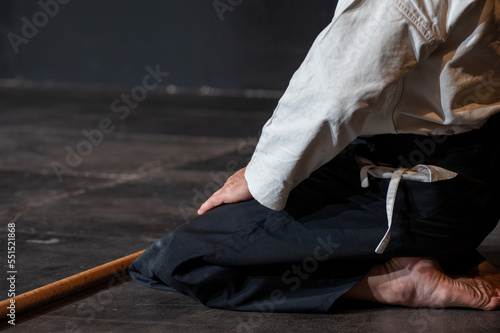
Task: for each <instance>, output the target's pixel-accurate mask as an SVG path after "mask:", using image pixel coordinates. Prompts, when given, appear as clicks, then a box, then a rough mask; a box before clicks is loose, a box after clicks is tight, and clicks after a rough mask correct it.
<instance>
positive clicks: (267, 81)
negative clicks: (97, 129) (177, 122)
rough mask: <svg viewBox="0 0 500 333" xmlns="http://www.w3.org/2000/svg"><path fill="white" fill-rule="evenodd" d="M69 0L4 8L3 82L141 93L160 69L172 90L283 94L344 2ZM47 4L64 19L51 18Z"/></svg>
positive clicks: (0, 27)
mask: <svg viewBox="0 0 500 333" xmlns="http://www.w3.org/2000/svg"><path fill="white" fill-rule="evenodd" d="M59 1H60V2H61V3H59V2H56V0H41V1H26V0H25V1H19V0H2V1H0V34H1V35H0V38H1V41H0V48H1V49H0V51H1V52H0V79H16V80H19V81H20V82H23V81H24V82H26V80H27V81H29V82H31V81H33V82H35V83H40V84H47V83H54V84H75V85H94V86H95V85H99V86H133V85H136V84H138V83H139V82H140V80H141V79H142V78H143V77H144V74H145V70H144V68H145V67H146V66H147V65H149V66H151V67H154V66H155V65H156V64H159V65H160V68H161V70H162V71H166V72H169V73H170V75H169V77H168V79H167V80H166V81H168V82H165V83H164V85H167V84H173V85H176V86H181V87H190V88H198V87H201V86H204V85H206V86H210V87H216V88H223V89H269V90H283V89H284V88H286V85H287V83H288V81H289V79H290V77H291V75H292V74H293V72H294V71H295V69H296V68H297V67H298V66H299V65H300V63H301V61H302V60H303V58H304V56H305V55H306V53H307V50H308V49H309V47H310V46H311V44H312V42H313V41H314V38H315V36H316V35H317V34H318V33H319V32H320V31H321V30H322V29H323V28H324V27H325V26H326V25H327V24H328V23H329V22H330V20H331V19H332V17H333V13H334V9H335V5H336V1H334V0H275V1H269V0H220V1H219V0H216V1H214V0H168V1H159V0H158V1H153V0H149V1H130V0H126V1H102V0H101V1H98V0H70V1H68V0H59ZM41 4H47V5H48V4H50V6H48V8H51V10H52V11H53V12H56V9H57V13H52V15H46V14H43V12H46V10H45V11H44V10H43V9H42V6H41ZM231 4H232V5H231ZM215 5H219V7H218V8H219V12H218V11H217V10H216V8H215ZM57 7H58V8H57ZM224 10H225V11H224ZM223 11H224V12H223ZM40 12H42V13H40ZM45 18H47V19H45ZM26 22H28V23H26ZM30 24H34V26H35V29H37V31H35V32H34V31H33V30H30V29H29V28H28V26H29V25H30ZM36 25H38V26H39V27H36ZM16 48H17V51H18V52H17V53H16ZM4 82H5V81H4Z"/></svg>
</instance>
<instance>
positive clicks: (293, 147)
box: [245, 0, 500, 210]
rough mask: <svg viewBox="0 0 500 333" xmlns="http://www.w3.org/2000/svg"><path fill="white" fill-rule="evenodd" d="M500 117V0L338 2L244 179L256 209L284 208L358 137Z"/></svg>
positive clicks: (468, 125)
mask: <svg viewBox="0 0 500 333" xmlns="http://www.w3.org/2000/svg"><path fill="white" fill-rule="evenodd" d="M499 111H500V1H499V0H418V1H417V0H340V1H339V3H338V6H337V9H336V11H335V16H334V18H333V20H332V22H331V23H330V24H329V25H328V26H327V27H326V28H325V29H324V30H323V31H322V32H321V34H320V35H319V36H318V37H317V39H316V40H315V42H314V44H313V46H312V47H311V50H310V51H309V53H308V54H307V56H306V58H305V60H304V62H303V63H302V65H301V66H300V68H299V69H298V70H297V72H296V73H295V74H294V75H293V77H292V79H291V81H290V84H289V86H288V88H287V90H286V92H285V94H284V95H283V97H282V98H281V100H280V101H279V104H278V106H277V108H276V110H275V112H274V114H273V116H272V118H271V119H270V120H269V121H268V122H267V123H266V125H265V126H264V128H263V132H262V136H261V138H260V140H259V143H258V145H257V148H256V150H255V153H254V155H253V157H252V159H251V161H250V163H249V164H248V166H247V169H246V172H245V178H246V180H247V182H248V186H249V189H250V192H251V194H252V195H253V197H254V198H255V199H256V200H257V201H258V202H260V203H261V204H262V205H264V206H266V207H268V208H271V209H274V210H281V209H283V208H284V206H285V204H286V201H287V198H288V195H289V192H290V191H291V190H292V189H293V188H294V187H295V186H296V185H298V184H299V183H300V182H301V181H303V180H304V179H306V178H307V177H308V176H309V175H310V174H311V173H312V172H313V171H314V170H316V169H317V168H319V167H320V166H321V165H323V164H324V163H326V162H327V161H329V160H330V159H332V158H333V157H335V156H336V155H337V154H338V153H339V152H340V151H341V150H342V149H344V148H345V147H346V146H347V145H348V144H349V143H350V142H351V141H352V140H353V139H355V138H356V137H358V136H371V135H376V134H386V133H415V134H422V135H426V134H427V135H431V134H432V135H441V134H447V135H449V134H458V133H463V132H467V131H470V130H473V129H477V128H479V127H481V126H482V124H483V123H484V122H485V121H486V120H487V118H488V117H490V116H491V115H493V114H495V113H497V112H499Z"/></svg>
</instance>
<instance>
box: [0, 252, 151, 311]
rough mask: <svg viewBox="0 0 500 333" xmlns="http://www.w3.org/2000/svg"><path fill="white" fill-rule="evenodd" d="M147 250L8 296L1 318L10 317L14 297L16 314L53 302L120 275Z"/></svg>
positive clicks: (1, 303) (0, 305) (0, 309)
mask: <svg viewBox="0 0 500 333" xmlns="http://www.w3.org/2000/svg"><path fill="white" fill-rule="evenodd" d="M144 251H145V250H142V251H139V252H136V253H133V254H130V255H128V256H125V257H122V258H120V259H117V260H113V261H110V262H108V263H106V264H103V265H100V266H97V267H94V268H91V269H89V270H86V271H83V272H81V273H78V274H75V275H72V276H70V277H67V278H65V279H62V280H59V281H56V282H54V283H51V284H48V285H45V286H43V287H40V288H37V289H34V290H31V291H28V292H26V293H24V294H21V295H17V296H15V297H13V298H8V299H6V300H4V301H2V302H0V320H4V319H8V318H9V317H8V316H7V315H8V314H9V313H10V311H11V309H9V308H8V307H9V306H11V304H12V303H11V300H12V299H14V300H15V303H13V304H14V305H15V314H16V316H17V315H18V314H21V313H22V312H26V311H28V310H30V309H33V308H35V307H38V306H42V305H44V304H47V303H50V302H53V301H55V300H57V299H60V298H62V297H65V296H69V295H71V294H74V293H76V292H78V291H80V290H82V289H86V288H89V287H91V286H93V285H96V284H98V283H100V282H104V281H107V280H110V279H111V278H113V277H116V276H119V275H117V274H121V272H123V271H124V270H125V269H126V268H127V267H128V266H130V264H131V263H132V261H134V260H135V259H136V258H137V257H139V256H140V255H141V254H142V253H143V252H144Z"/></svg>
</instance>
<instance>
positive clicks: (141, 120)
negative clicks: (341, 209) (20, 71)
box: [0, 88, 500, 333]
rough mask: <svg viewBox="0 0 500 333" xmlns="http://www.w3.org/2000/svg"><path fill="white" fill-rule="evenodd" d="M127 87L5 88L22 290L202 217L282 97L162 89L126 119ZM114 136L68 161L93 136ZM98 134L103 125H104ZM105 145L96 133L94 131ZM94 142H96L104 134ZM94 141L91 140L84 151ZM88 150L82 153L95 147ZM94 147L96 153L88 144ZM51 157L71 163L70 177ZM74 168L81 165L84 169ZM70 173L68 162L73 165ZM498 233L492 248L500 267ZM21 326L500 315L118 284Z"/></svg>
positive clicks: (366, 324)
mask: <svg viewBox="0 0 500 333" xmlns="http://www.w3.org/2000/svg"><path fill="white" fill-rule="evenodd" d="M120 93H121V92H118V91H117V92H106V93H101V92H98V91H96V92H93V93H92V92H91V93H88V92H87V93H81V92H74V91H71V90H69V91H66V90H61V91H55V92H54V91H51V90H43V89H42V90H36V89H33V90H31V91H30V92H29V93H28V92H26V91H23V90H16V89H6V88H3V89H0V154H1V155H0V186H1V191H0V198H1V200H0V218H1V221H2V222H1V223H2V226H3V227H2V228H1V230H0V246H1V249H2V250H1V251H0V253H3V254H2V258H3V259H2V267H3V270H4V278H1V279H0V281H1V282H0V293H1V297H0V299H5V298H7V289H8V286H7V282H6V278H5V277H6V275H7V273H6V272H7V270H8V269H7V266H6V264H7V260H6V252H7V249H6V247H7V230H6V225H7V224H8V223H9V222H15V224H16V245H17V247H16V255H17V262H16V269H17V271H18V274H17V281H16V282H17V285H16V287H17V290H16V291H17V293H18V294H19V293H22V292H26V291H28V290H31V289H34V288H37V287H40V286H42V285H45V284H47V283H50V282H54V281H56V280H58V279H61V278H64V277H67V276H69V275H72V274H75V273H78V272H81V271H83V270H85V269H89V268H91V267H94V266H96V265H99V264H103V263H106V262H108V261H111V260H113V259H116V258H119V257H122V256H124V255H127V254H130V253H133V252H136V251H138V250H141V249H143V248H146V247H147V246H148V245H149V244H151V243H152V242H153V241H154V240H156V239H157V238H159V237H161V236H162V235H163V234H165V233H167V232H169V231H171V230H173V229H175V228H176V227H178V226H179V225H181V224H182V223H184V222H186V221H188V220H189V219H190V218H192V217H194V216H195V211H196V208H197V207H198V205H199V203H201V200H202V199H203V197H204V196H205V195H208V194H209V193H210V192H211V191H212V189H213V188H214V187H215V186H217V184H218V183H220V180H219V178H220V177H223V176H225V175H228V171H231V170H233V169H234V168H235V167H242V166H244V165H245V164H246V162H247V161H248V159H249V157H250V154H251V151H252V149H251V148H252V147H253V145H254V144H255V142H256V139H257V137H258V134H259V130H260V128H261V127H262V125H263V124H264V122H265V121H266V120H267V118H268V117H269V116H270V114H271V112H272V110H273V106H274V104H275V103H276V101H274V100H239V99H221V98H207V99H203V98H201V99H200V98H196V99H194V98H191V99H189V98H180V99H179V98H178V99H172V98H170V97H166V96H163V95H161V94H160V95H151V96H150V97H148V99H147V100H146V101H144V102H143V103H141V104H140V105H139V106H138V107H137V108H136V109H134V110H131V113H130V115H129V116H127V117H125V118H124V119H119V117H118V116H119V114H117V113H113V112H112V111H111V108H110V105H111V102H112V101H113V100H114V99H115V98H117V97H118V96H119V95H120ZM104 118H109V119H110V120H111V121H112V124H113V126H115V128H114V130H113V131H112V132H111V133H108V134H104V135H103V137H102V142H100V143H99V144H96V145H92V147H91V149H92V152H90V153H88V154H87V156H82V157H81V161H80V163H76V162H75V160H71V159H70V162H71V163H72V164H73V165H68V163H67V161H66V156H67V149H68V148H67V147H69V149H70V150H71V149H75V150H76V149H77V148H78V145H79V144H80V142H82V140H86V137H85V136H84V134H82V130H87V131H91V130H93V129H96V128H99V123H100V122H101V121H102V119H104ZM94 133H95V132H94ZM95 139H96V140H97V139H98V136H96V137H95ZM96 142H97V141H96ZM83 145H84V144H80V148H82V147H83ZM84 148H85V147H83V149H84ZM87 148H88V147H87ZM54 162H58V163H60V164H57V165H59V166H60V165H64V166H66V167H68V169H66V171H67V172H66V173H64V175H62V181H59V179H58V177H57V176H56V174H55V172H54V169H53V166H54V165H55V164H54ZM76 164H77V165H76ZM70 169H71V170H70ZM499 241H500V229H498V228H497V229H496V230H495V231H494V232H493V233H492V235H490V237H489V238H488V239H486V240H485V242H484V243H483V245H482V247H481V251H482V253H483V254H484V255H485V256H486V257H487V258H488V259H489V260H490V261H491V262H492V263H494V264H495V265H496V266H498V267H500V242H499ZM1 328H10V329H11V330H12V332H16V331H17V332H125V331H127V332H136V331H137V332H182V333H186V332H281V331H286V332H327V331H335V332H497V331H498V330H499V329H500V312H498V311H496V312H482V311H474V310H466V309H447V310H440V309H434V310H430V309H406V308H400V307H390V306H375V305H367V304H359V303H357V304H351V305H347V306H346V307H345V310H343V311H340V312H339V313H336V314H331V315H305V314H304V315H301V314H272V313H271V314H269V313H268V314H260V313H239V312H230V311H222V310H213V309H209V308H206V307H204V306H203V305H200V304H197V303H196V302H195V301H193V300H191V299H190V298H188V297H186V296H183V295H180V294H177V293H172V292H160V291H156V290H151V289H148V288H146V287H143V286H141V285H139V284H137V283H135V282H134V281H131V280H130V278H129V277H127V276H125V277H121V278H116V279H114V280H112V281H110V282H109V283H104V284H101V285H99V286H96V287H93V288H91V289H89V290H86V291H84V292H81V293H79V294H77V295H74V296H71V297H68V298H65V299H62V300H59V301H57V302H56V303H53V304H51V305H48V306H44V307H41V308H38V309H36V310H33V311H30V312H28V313H26V314H23V315H19V316H18V317H17V318H16V325H15V326H10V325H7V324H6V322H2V323H0V329H1Z"/></svg>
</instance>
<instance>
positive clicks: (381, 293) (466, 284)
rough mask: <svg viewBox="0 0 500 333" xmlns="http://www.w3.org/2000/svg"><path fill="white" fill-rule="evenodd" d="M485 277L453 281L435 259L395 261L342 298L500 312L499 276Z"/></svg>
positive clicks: (378, 267)
mask: <svg viewBox="0 0 500 333" xmlns="http://www.w3.org/2000/svg"><path fill="white" fill-rule="evenodd" d="M488 274H490V273H488ZM488 274H486V275H488ZM486 275H483V276H481V275H478V276H474V277H466V278H458V279H452V278H451V277H449V276H447V275H445V274H444V273H443V272H442V270H441V267H440V266H439V264H438V262H437V261H436V260H435V259H433V258H411V257H407V258H393V259H391V260H389V261H387V262H385V263H383V264H377V265H374V266H373V267H372V269H371V270H370V271H369V272H368V274H367V275H366V276H365V277H364V279H363V280H362V281H360V282H359V283H358V284H357V285H355V286H354V287H353V288H352V289H351V290H349V291H348V292H347V293H346V294H345V295H344V296H343V298H349V299H359V300H366V301H372V302H378V303H385V304H392V305H403V306H409V307H431V308H444V307H466V308H474V309H482V310H495V309H498V308H500V279H498V277H499V275H495V276H496V279H492V278H491V277H490V278H486ZM490 275H491V274H490ZM495 281H496V282H495Z"/></svg>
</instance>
